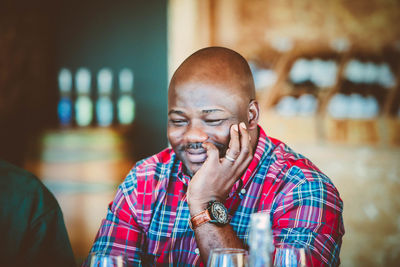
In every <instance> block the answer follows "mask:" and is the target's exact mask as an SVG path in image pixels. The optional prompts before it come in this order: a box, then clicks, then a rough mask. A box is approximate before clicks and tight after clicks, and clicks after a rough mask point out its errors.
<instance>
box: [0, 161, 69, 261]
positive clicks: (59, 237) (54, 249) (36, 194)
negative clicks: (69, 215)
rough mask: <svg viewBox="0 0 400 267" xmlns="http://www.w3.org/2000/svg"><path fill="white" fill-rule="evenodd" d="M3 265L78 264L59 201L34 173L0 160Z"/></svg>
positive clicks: (0, 239)
mask: <svg viewBox="0 0 400 267" xmlns="http://www.w3.org/2000/svg"><path fill="white" fill-rule="evenodd" d="M0 192H1V194H0V205H1V208H0V241H1V245H0V247H1V248H0V259H1V260H0V266H43V267H47V266H65V267H70V266H76V264H75V259H74V255H73V253H72V248H71V245H70V242H69V238H68V234H67V231H66V229H65V225H64V219H63V215H62V212H61V209H60V207H59V205H58V203H57V200H56V199H55V198H54V196H53V195H52V194H51V193H50V191H49V190H48V189H47V188H46V187H45V186H44V185H43V183H42V182H41V181H40V180H39V179H37V178H36V177H35V176H34V175H33V174H31V173H29V172H27V171H25V170H23V169H20V168H18V167H16V166H14V165H12V164H10V163H8V162H6V161H2V160H0Z"/></svg>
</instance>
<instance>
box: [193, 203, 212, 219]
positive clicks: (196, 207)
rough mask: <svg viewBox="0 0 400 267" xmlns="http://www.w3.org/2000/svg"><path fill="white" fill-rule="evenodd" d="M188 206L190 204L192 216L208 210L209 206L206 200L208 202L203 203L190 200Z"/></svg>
mask: <svg viewBox="0 0 400 267" xmlns="http://www.w3.org/2000/svg"><path fill="white" fill-rule="evenodd" d="M188 206H189V212H190V216H192V217H193V216H195V215H197V214H199V213H200V212H202V211H204V210H206V209H207V206H208V202H206V203H202V202H199V203H196V202H194V203H189V202H188Z"/></svg>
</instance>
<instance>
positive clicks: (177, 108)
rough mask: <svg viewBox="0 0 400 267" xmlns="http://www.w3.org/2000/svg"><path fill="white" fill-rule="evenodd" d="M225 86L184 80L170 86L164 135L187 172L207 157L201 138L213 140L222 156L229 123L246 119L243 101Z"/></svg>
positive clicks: (190, 173) (226, 142)
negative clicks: (166, 133)
mask: <svg viewBox="0 0 400 267" xmlns="http://www.w3.org/2000/svg"><path fill="white" fill-rule="evenodd" d="M227 87H228V86H227V85H223V84H212V83H205V82H185V83H180V84H178V85H176V86H175V88H171V89H170V90H172V91H170V92H169V97H168V139H169V142H170V144H171V146H172V148H173V149H174V151H175V153H176V154H177V156H178V158H179V159H180V160H181V161H182V162H183V164H184V166H185V167H186V170H187V172H188V174H189V175H194V174H195V173H196V171H197V170H198V169H199V168H200V167H201V166H202V164H203V163H204V161H205V160H206V158H207V155H206V151H205V149H204V148H203V147H202V146H201V144H202V143H203V142H205V141H207V142H210V143H212V144H214V145H215V146H216V147H217V148H218V150H219V152H220V157H223V156H224V155H225V152H226V150H227V148H228V144H229V140H230V135H229V130H230V127H231V125H233V124H237V123H239V122H241V121H245V122H246V121H247V109H248V103H247V101H246V100H245V99H244V98H243V97H240V95H239V94H237V93H235V92H237V91H235V90H232V89H231V88H227Z"/></svg>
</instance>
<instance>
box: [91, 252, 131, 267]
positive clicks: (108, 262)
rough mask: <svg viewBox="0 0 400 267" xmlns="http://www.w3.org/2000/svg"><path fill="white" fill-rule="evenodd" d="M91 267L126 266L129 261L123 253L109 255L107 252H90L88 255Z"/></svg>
mask: <svg viewBox="0 0 400 267" xmlns="http://www.w3.org/2000/svg"><path fill="white" fill-rule="evenodd" d="M87 262H88V263H89V267H126V266H128V261H127V259H126V257H125V256H124V255H122V254H120V255H109V254H105V253H96V252H94V253H90V254H89V257H88V261H87Z"/></svg>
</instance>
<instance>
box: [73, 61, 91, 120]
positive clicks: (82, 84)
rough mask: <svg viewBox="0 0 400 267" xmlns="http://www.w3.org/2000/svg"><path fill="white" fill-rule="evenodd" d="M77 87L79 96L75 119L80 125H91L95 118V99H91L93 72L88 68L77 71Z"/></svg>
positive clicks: (76, 103)
mask: <svg viewBox="0 0 400 267" xmlns="http://www.w3.org/2000/svg"><path fill="white" fill-rule="evenodd" d="M75 76H76V78H75V87H76V93H77V98H76V102H75V119H76V124H77V125H78V126H81V127H84V126H89V125H90V124H91V123H92V119H93V101H92V99H91V92H90V90H91V79H92V78H91V77H92V76H91V73H90V71H89V70H88V69H86V68H79V69H78V70H77V72H76V75H75Z"/></svg>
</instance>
